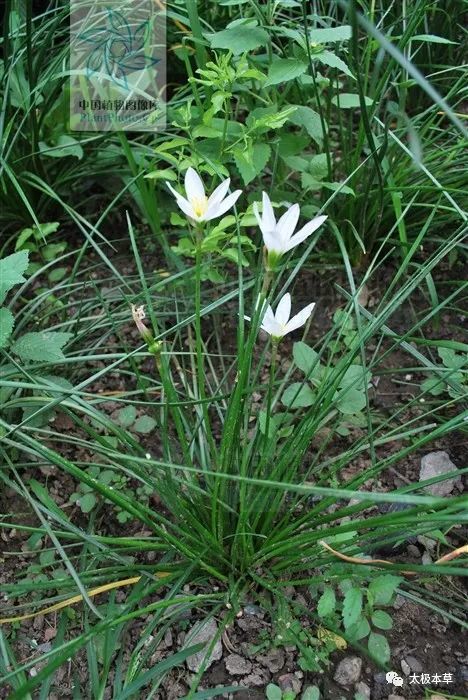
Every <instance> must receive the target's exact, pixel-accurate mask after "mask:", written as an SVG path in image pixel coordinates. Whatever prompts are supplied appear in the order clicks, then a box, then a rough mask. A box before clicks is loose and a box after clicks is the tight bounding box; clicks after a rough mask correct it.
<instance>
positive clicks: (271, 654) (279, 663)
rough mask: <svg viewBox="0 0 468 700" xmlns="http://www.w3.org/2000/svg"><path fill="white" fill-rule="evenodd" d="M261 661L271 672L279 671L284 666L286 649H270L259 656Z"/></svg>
mask: <svg viewBox="0 0 468 700" xmlns="http://www.w3.org/2000/svg"><path fill="white" fill-rule="evenodd" d="M258 660H259V661H260V663H262V664H263V665H264V666H266V667H267V669H268V670H269V671H271V673H278V671H281V669H282V668H283V666H284V651H283V649H281V648H280V647H278V648H277V649H270V651H268V652H267V653H266V654H263V655H262V656H259V657H258Z"/></svg>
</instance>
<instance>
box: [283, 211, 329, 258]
mask: <svg viewBox="0 0 468 700" xmlns="http://www.w3.org/2000/svg"><path fill="white" fill-rule="evenodd" d="M327 218H328V217H327V216H316V217H315V219H312V221H309V223H308V224H306V225H305V226H303V227H302V228H301V229H300V230H299V231H298V232H297V233H296V234H295V235H294V236H293V237H292V238H290V239H289V241H288V242H287V243H286V246H285V247H286V251H288V250H292V249H293V248H295V247H296V246H297V245H299V243H302V241H305V239H306V238H308V237H309V236H310V235H311V234H312V233H313V232H314V231H316V230H317V229H318V228H319V227H320V226H321V225H322V224H323V222H324V221H325V220H326V219H327Z"/></svg>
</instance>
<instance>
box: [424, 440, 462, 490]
mask: <svg viewBox="0 0 468 700" xmlns="http://www.w3.org/2000/svg"><path fill="white" fill-rule="evenodd" d="M456 470H457V467H456V465H455V464H454V463H453V462H452V460H451V459H450V457H449V456H448V454H447V453H446V452H444V451H443V450H439V451H438V452H429V454H427V455H424V457H423V458H422V459H421V470H420V473H419V481H426V479H433V478H434V477H436V476H442V475H443V474H448V473H449V472H453V471H456ZM457 481H458V479H457V478H455V479H446V480H445V481H439V482H438V483H437V484H431V485H430V486H425V487H424V489H423V491H425V492H426V493H430V494H431V496H448V495H449V493H451V492H452V491H453V488H454V486H455V483H456V482H457Z"/></svg>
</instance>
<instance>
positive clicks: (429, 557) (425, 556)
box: [421, 552, 433, 564]
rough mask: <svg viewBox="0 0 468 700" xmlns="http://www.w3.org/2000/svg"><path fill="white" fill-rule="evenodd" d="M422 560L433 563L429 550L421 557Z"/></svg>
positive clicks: (425, 562)
mask: <svg viewBox="0 0 468 700" xmlns="http://www.w3.org/2000/svg"><path fill="white" fill-rule="evenodd" d="M421 561H422V563H423V564H432V563H433V561H432V557H431V555H430V554H429V552H424V554H423V555H422V557H421Z"/></svg>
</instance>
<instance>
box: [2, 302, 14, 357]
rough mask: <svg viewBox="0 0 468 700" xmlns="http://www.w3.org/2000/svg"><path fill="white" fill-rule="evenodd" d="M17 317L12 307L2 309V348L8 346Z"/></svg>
mask: <svg viewBox="0 0 468 700" xmlns="http://www.w3.org/2000/svg"><path fill="white" fill-rule="evenodd" d="M14 325H15V318H14V316H13V314H12V313H11V311H10V309H5V308H1V309H0V348H4V347H6V345H7V343H8V339H9V337H10V335H11V333H12V331H13V327H14Z"/></svg>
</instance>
